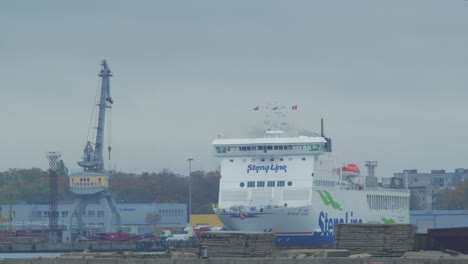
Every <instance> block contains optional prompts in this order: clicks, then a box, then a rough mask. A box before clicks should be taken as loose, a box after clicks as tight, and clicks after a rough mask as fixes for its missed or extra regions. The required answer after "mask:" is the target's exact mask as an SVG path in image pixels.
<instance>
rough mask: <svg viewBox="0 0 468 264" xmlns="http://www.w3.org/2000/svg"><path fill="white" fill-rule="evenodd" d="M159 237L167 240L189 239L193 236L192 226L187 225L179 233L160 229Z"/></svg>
mask: <svg viewBox="0 0 468 264" xmlns="http://www.w3.org/2000/svg"><path fill="white" fill-rule="evenodd" d="M160 237H161V240H167V241H180V240H191V239H193V238H194V233H193V228H192V227H191V226H187V227H186V228H184V232H183V233H181V234H173V233H172V232H171V231H170V230H161V236H160Z"/></svg>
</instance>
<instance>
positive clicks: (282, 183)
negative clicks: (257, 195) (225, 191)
mask: <svg viewBox="0 0 468 264" xmlns="http://www.w3.org/2000/svg"><path fill="white" fill-rule="evenodd" d="M287 185H288V186H292V181H288V182H287ZM239 186H240V187H241V188H242V187H245V183H244V182H241V183H240V184H239ZM275 186H276V187H284V186H285V181H277V182H275V181H267V182H266V186H265V182H264V181H258V182H256V184H255V182H254V181H248V182H247V187H248V188H254V187H275Z"/></svg>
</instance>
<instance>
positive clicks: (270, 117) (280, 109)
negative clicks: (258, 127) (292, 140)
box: [265, 102, 286, 131]
mask: <svg viewBox="0 0 468 264" xmlns="http://www.w3.org/2000/svg"><path fill="white" fill-rule="evenodd" d="M265 110H266V114H265V125H266V126H267V129H266V130H267V131H268V130H282V128H283V127H284V126H285V125H286V122H285V121H284V119H285V117H286V115H285V113H284V111H285V107H284V106H283V105H280V104H279V103H277V102H275V103H273V104H267V105H266V106H265Z"/></svg>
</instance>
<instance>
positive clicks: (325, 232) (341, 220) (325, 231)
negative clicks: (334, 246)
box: [318, 211, 362, 237]
mask: <svg viewBox="0 0 468 264" xmlns="http://www.w3.org/2000/svg"><path fill="white" fill-rule="evenodd" d="M348 223H351V224H358V223H362V219H361V218H358V217H354V215H353V212H352V211H351V212H345V213H344V215H341V216H331V215H328V213H327V212H324V211H320V213H319V219H318V225H319V227H320V235H321V236H325V237H329V236H333V232H334V231H335V226H336V225H337V224H348Z"/></svg>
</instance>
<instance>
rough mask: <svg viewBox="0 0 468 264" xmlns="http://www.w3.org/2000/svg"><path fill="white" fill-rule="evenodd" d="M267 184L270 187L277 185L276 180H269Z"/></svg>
mask: <svg viewBox="0 0 468 264" xmlns="http://www.w3.org/2000/svg"><path fill="white" fill-rule="evenodd" d="M267 186H268V187H275V181H268V182H267Z"/></svg>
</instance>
